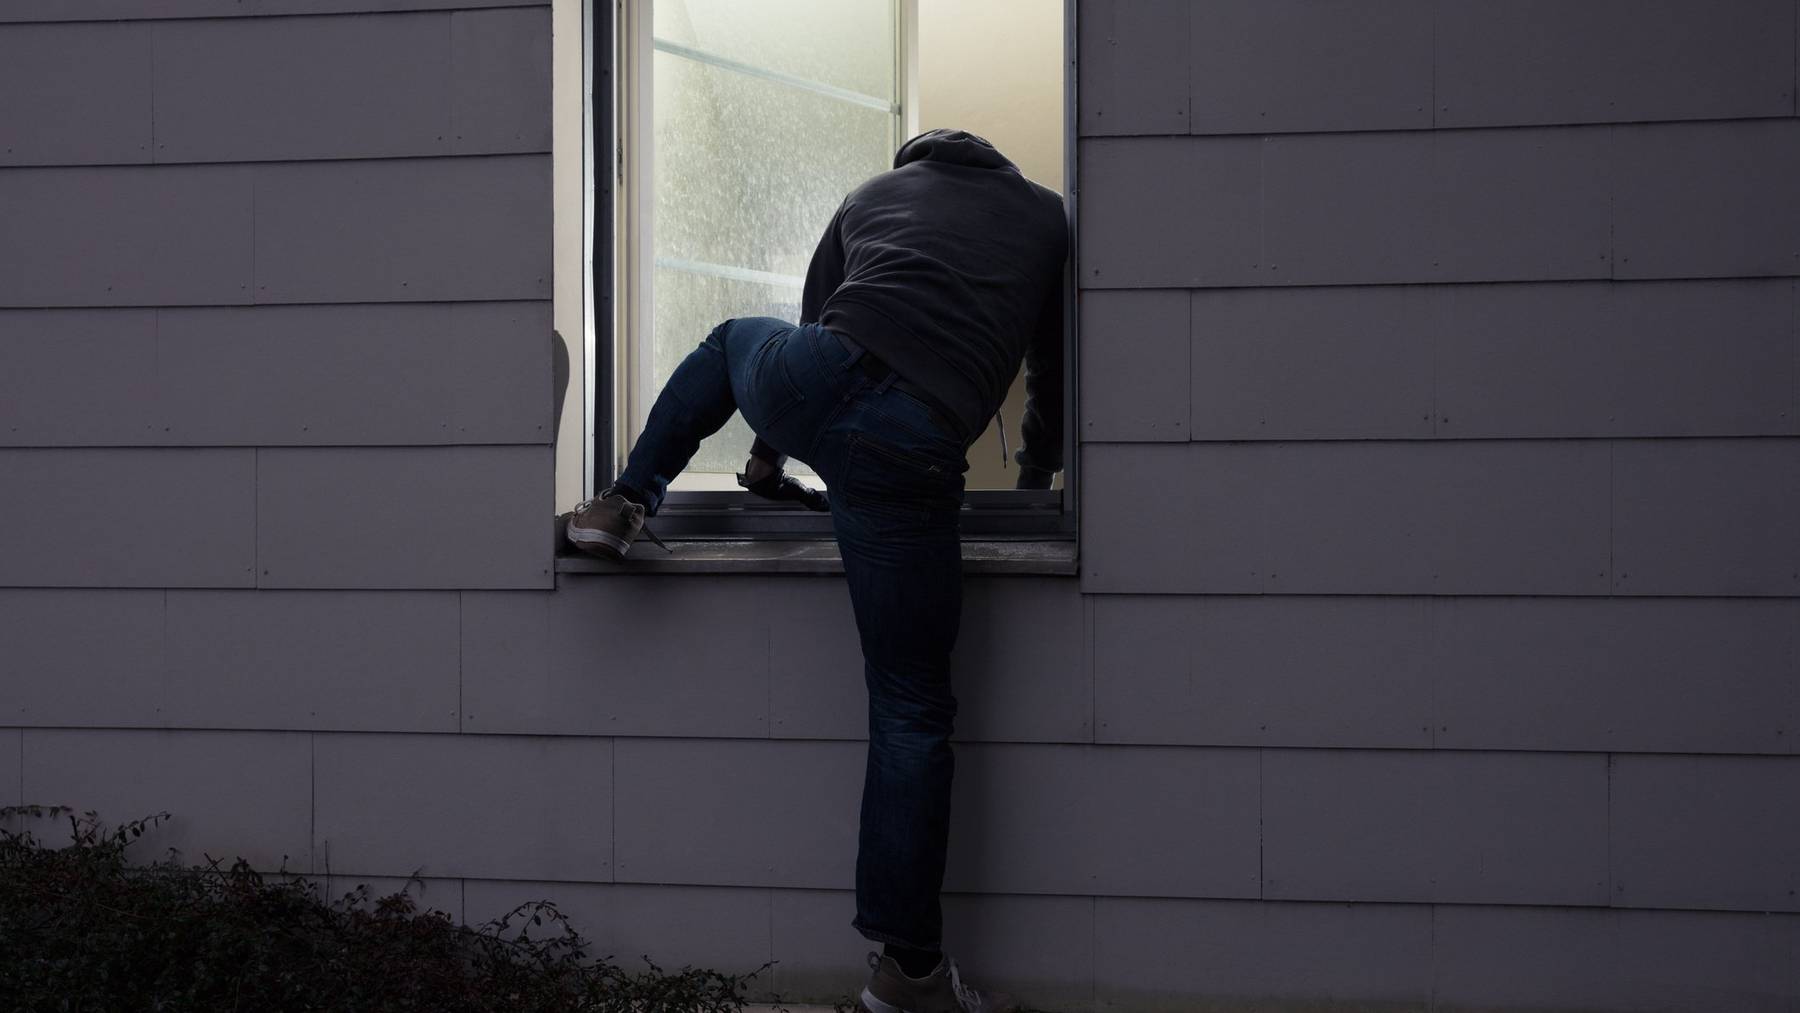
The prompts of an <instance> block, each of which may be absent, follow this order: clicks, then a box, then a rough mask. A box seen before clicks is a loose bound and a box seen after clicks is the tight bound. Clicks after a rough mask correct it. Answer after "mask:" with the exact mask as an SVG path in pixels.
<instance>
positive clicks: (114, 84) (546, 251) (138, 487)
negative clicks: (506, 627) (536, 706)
mask: <svg viewBox="0 0 1800 1013" xmlns="http://www.w3.org/2000/svg"><path fill="white" fill-rule="evenodd" d="M465 8H466V9H465ZM156 13H157V14H158V15H160V16H159V17H155V18H151V17H145V16H144V10H143V7H142V5H135V4H134V5H118V4H111V3H102V2H91V3H76V4H57V5H39V4H22V5H10V6H9V8H8V11H7V13H6V14H5V15H0V22H5V23H4V24H0V114H4V115H5V119H6V120H7V122H8V123H9V124H11V125H12V129H10V130H9V133H8V138H7V143H6V145H5V149H6V150H5V151H4V152H3V153H0V218H3V219H4V220H6V221H7V222H8V228H7V229H5V230H4V231H0V260H4V261H5V262H6V263H7V264H8V265H9V269H8V270H7V271H6V272H4V275H3V276H0V447H10V448H32V449H29V450H26V449H17V450H3V449H0V454H4V455H8V456H7V457H6V460H7V462H8V465H9V469H10V473H9V478H10V477H13V476H15V475H16V476H17V480H15V481H10V482H8V483H7V488H6V489H5V491H4V492H0V504H4V506H3V507H0V510H4V511H5V512H6V515H7V518H8V522H9V523H8V529H7V530H9V531H15V532H19V533H17V534H15V536H14V537H15V538H17V539H19V540H20V546H19V548H18V551H11V552H7V553H5V554H4V555H0V585H12V586H32V585H50V586H70V585H77V586H87V587H105V586H108V585H115V584H116V585H120V586H132V587H195V586H200V587H233V586H238V587H244V586H250V587H254V586H262V587H307V588H334V587H343V588H396V589H406V588H446V589H448V588H461V587H540V588H541V587H548V586H550V584H551V581H550V555H551V552H552V545H551V541H550V539H549V538H548V537H547V533H546V532H545V529H544V518H545V517H546V516H547V515H548V514H549V512H550V511H551V504H550V492H551V485H552V483H551V478H552V469H553V460H552V457H551V455H550V453H549V446H548V444H549V441H550V438H551V432H550V427H551V425H552V423H553V420H552V418H551V406H552V390H551V386H552V384H551V377H550V360H551V356H550V352H551V348H552V344H553V335H552V333H551V323H550V302H549V298H550V293H551V284H550V283H551V264H550V249H551V243H550V238H551V236H550V234H551V230H552V214H551V201H550V155H549V150H550V63H551V60H550V56H551V53H550V10H549V7H548V5H546V4H542V3H538V4H531V5H525V4H515V3H483V4H462V3H457V2H444V3H408V2H381V0H374V2H365V3H356V2H336V0H319V2H311V3H307V2H299V0H295V2H286V3H283V2H270V3H261V4H258V5H255V7H254V10H252V11H248V12H247V11H246V10H245V6H244V5H241V4H236V3H232V4H217V3H210V2H202V0H194V2H186V3H182V2H178V3H174V4H162V5H158V10H157V12H156ZM246 13H259V14H268V15H294V16H271V17H240V16H238V15H242V14H246ZM34 22H44V23H34ZM95 54H104V55H105V57H106V58H105V59H104V60H96V59H95V58H94V57H95ZM75 448H82V449H75ZM165 448H184V449H181V450H174V449H165ZM196 479H199V480H200V481H196ZM99 483H105V485H104V486H101V485H99ZM100 488H106V489H109V490H124V489H129V490H130V494H131V496H132V497H133V500H134V502H142V503H143V504H145V505H147V506H148V508H149V510H150V513H149V514H148V515H147V516H146V515H141V514H140V515H138V516H134V517H133V518H132V520H133V527H134V530H132V531H125V530H124V529H123V528H122V526H120V525H118V524H116V523H114V524H105V523H97V521H99V518H98V517H97V516H95V514H96V511H101V512H103V511H104V510H105V509H106V508H105V507H104V506H102V505H100V504H103V503H104V502H105V500H104V499H103V498H100V497H94V496H92V495H91V493H92V492H94V491H96V490H98V489H100ZM90 503H92V504H94V505H93V506H89V505H88V504H90ZM159 511H160V512H159ZM16 524H23V525H26V526H27V528H29V530H25V529H21V528H18V527H15V525H16ZM109 532H112V533H109ZM246 536H247V537H248V539H249V542H248V551H247V552H246V551H245V548H246V546H245V544H244V542H243V539H244V538H245V537H246ZM0 537H4V536H0ZM246 576H248V577H249V578H250V579H249V581H245V580H244V577H246ZM448 632H449V636H450V637H451V638H455V637H456V636H458V635H459V633H458V631H457V629H455V628H452V629H451V630H449V631H448ZM450 646H454V645H453V644H452V645H450ZM271 699H273V697H272V698H271ZM245 706H246V707H250V708H251V710H254V709H255V708H254V707H253V706H251V704H250V702H249V701H246V702H245ZM278 709H279V708H277V710H278ZM455 710H456V706H455V705H454V703H453V704H451V706H450V707H449V708H448V712H451V713H453V712H454V711H455ZM218 717H219V719H221V720H229V718H227V717H226V716H225V715H224V714H223V713H220V714H219V715H218Z"/></svg>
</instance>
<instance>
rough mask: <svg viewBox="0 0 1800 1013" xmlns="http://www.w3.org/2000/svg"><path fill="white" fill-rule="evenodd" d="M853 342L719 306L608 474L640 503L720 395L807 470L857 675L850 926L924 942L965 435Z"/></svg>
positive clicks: (943, 802)
mask: <svg viewBox="0 0 1800 1013" xmlns="http://www.w3.org/2000/svg"><path fill="white" fill-rule="evenodd" d="M853 349H854V350H853ZM861 354H862V349H861V348H860V347H856V346H853V345H850V344H846V343H845V342H844V340H843V339H842V338H841V337H840V336H839V335H838V334H837V333H836V332H835V331H831V330H828V329H826V328H824V327H821V326H819V325H818V324H803V325H800V326H798V327H796V326H794V325H791V324H788V323H786V322H784V321H781V320H776V319H774V318H772V317H748V318H743V319H737V320H727V321H725V322H724V323H723V324H720V325H719V326H718V327H717V328H714V330H713V331H712V333H711V334H708V335H707V336H706V339H705V340H704V341H702V342H700V345H699V347H697V348H695V349H694V350H693V351H692V352H689V353H688V355H687V357H686V358H685V359H683V360H682V362H681V364H680V365H679V366H677V367H676V369H675V373H674V375H673V376H671V377H670V378H669V382H668V385H667V386H665V387H664V388H663V391H662V393H661V394H659V395H657V399H656V403H655V404H654V405H653V406H652V407H651V409H650V415H649V419H648V422H647V423H646V425H645V427H644V432H643V433H642V435H640V436H639V437H638V440H637V443H636V445H634V446H633V447H632V449H631V454H630V456H629V458H628V459H627V461H626V465H625V470H624V472H623V473H621V474H620V476H619V480H618V484H619V485H623V486H627V487H629V488H630V489H631V490H632V491H634V492H636V493H638V494H639V498H640V499H642V501H643V502H644V503H645V505H646V508H647V512H648V513H650V514H654V513H655V512H656V509H657V508H658V507H660V506H661V504H662V500H663V495H664V493H665V492H666V491H667V487H668V483H669V481H670V480H671V479H673V478H674V477H675V476H676V475H677V474H679V473H680V472H681V469H682V468H683V467H685V466H686V465H687V463H688V461H689V460H690V459H691V458H692V457H693V455H694V452H695V451H696V450H697V449H698V448H699V446H700V441H701V440H702V439H704V438H706V437H708V436H710V435H712V434H713V433H714V432H717V431H718V429H719V428H720V427H721V426H723V425H724V424H725V422H726V421H727V420H728V419H730V418H731V413H732V412H733V411H734V410H736V411H740V412H742V413H743V415H744V419H745V421H747V422H749V424H750V428H751V429H753V430H754V431H755V432H756V434H757V435H758V436H760V437H762V439H763V441H764V442H765V443H767V444H769V445H770V446H772V447H774V448H775V449H776V450H778V451H780V452H781V453H784V454H786V455H788V456H789V457H792V458H795V459H797V460H799V461H802V462H804V463H806V464H807V465H809V466H810V467H812V469H813V470H814V471H817V472H818V473H819V476H820V477H821V478H822V479H824V481H825V484H826V487H827V488H828V489H829V490H830V493H831V520H832V529H833V532H834V533H835V534H836V536H837V545H838V552H839V555H840V556H841V557H842V558H843V561H844V576H845V578H846V580H847V583H848V584H849V588H850V602H851V606H852V608H853V610H854V611H855V614H856V628H857V632H858V634H859V635H860V638H861V641H862V654H863V680H864V682H865V684H866V685H867V687H868V691H869V749H868V754H867V759H866V762H865V766H864V769H863V790H862V811H861V818H862V823H861V830H860V834H859V837H858V844H857V853H856V917H855V918H854V919H853V920H852V921H851V925H852V927H854V928H855V929H856V930H857V931H859V932H861V933H862V935H863V937H864V938H866V939H871V940H875V941H877V942H884V943H896V944H898V945H901V946H911V947H915V948H918V949H927V950H928V949H936V948H938V947H939V946H940V945H941V943H942V930H943V912H942V909H941V908H940V906H939V900H938V893H939V891H940V890H941V889H942V886H943V880H944V854H945V849H946V845H947V844H948V841H949V831H950V782H951V776H952V774H953V772H954V769H955V757H954V754H953V753H952V751H951V748H950V734H951V731H952V730H953V728H954V724H955V719H956V697H955V696H954V695H953V694H952V693H951V691H950V652H951V649H952V648H953V647H954V646H955V645H956V635H957V628H958V626H959V624H960V622H961V618H962V542H961V529H960V524H961V510H962V502H963V480H964V473H965V472H967V471H968V468H969V464H968V460H967V457H966V454H967V451H968V447H967V445H966V444H964V442H963V441H962V439H961V438H960V437H959V436H957V435H956V434H954V433H950V432H946V431H944V430H943V429H941V428H940V427H939V426H938V425H937V424H936V423H934V422H933V420H932V416H931V413H930V411H929V409H928V408H927V407H926V405H925V404H924V403H923V402H922V401H920V400H919V399H918V398H916V397H914V396H913V395H912V394H909V393H907V392H906V391H903V390H900V389H898V388H896V387H894V386H893V381H892V378H891V377H890V378H888V379H884V380H882V381H880V382H876V381H874V380H872V379H870V378H869V377H868V376H867V375H865V374H864V373H862V372H861V371H860V370H858V369H855V368H854V366H855V363H856V359H857V357H858V356H860V355H861Z"/></svg>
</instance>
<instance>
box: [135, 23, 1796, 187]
mask: <svg viewBox="0 0 1800 1013" xmlns="http://www.w3.org/2000/svg"><path fill="white" fill-rule="evenodd" d="M1796 2H1800V0H1796ZM156 30H157V25H156V23H155V22H152V23H151V24H149V25H148V26H146V27H145V29H144V34H145V35H147V36H149V39H148V41H147V42H146V43H145V44H146V45H147V46H149V48H150V164H151V165H155V164H156Z"/></svg>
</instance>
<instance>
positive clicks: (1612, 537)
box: [1606, 440, 1620, 598]
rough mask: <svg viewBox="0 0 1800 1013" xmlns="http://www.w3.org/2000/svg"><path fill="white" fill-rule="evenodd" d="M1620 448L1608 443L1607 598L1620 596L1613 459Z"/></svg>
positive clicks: (1615, 486)
mask: <svg viewBox="0 0 1800 1013" xmlns="http://www.w3.org/2000/svg"><path fill="white" fill-rule="evenodd" d="M1618 447H1619V441H1617V440H1607V441H1606V591H1607V593H1606V597H1608V598H1611V597H1614V596H1616V595H1618V593H1619V591H1620V587H1619V564H1618V560H1617V559H1616V558H1615V556H1616V554H1617V553H1618V551H1619V539H1618V534H1617V522H1616V520H1615V519H1614V518H1615V514H1616V512H1617V510H1618V472H1617V469H1616V468H1614V467H1613V458H1614V457H1615V456H1616V452H1617V450H1618Z"/></svg>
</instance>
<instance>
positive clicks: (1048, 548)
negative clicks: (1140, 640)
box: [556, 538, 1076, 577]
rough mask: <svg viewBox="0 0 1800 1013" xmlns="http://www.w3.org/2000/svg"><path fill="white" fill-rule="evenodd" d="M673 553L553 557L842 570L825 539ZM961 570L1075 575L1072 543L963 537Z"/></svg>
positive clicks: (700, 568) (560, 562) (635, 565)
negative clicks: (619, 557)
mask: <svg viewBox="0 0 1800 1013" xmlns="http://www.w3.org/2000/svg"><path fill="white" fill-rule="evenodd" d="M664 540H665V541H667V542H668V543H669V548H671V549H673V550H675V551H674V552H672V553H669V552H664V551H663V550H661V549H659V548H657V547H656V545H655V544H654V543H652V542H650V541H649V540H647V539H640V540H638V541H637V542H636V543H634V544H633V545H632V552H631V556H630V558H628V559H627V560H626V561H625V562H623V563H615V562H613V561H611V560H607V559H600V558H597V557H595V556H589V555H585V554H582V553H576V554H574V555H559V556H557V557H556V572H557V573H579V574H634V573H635V574H682V573H810V574H819V575H825V576H829V575H831V574H839V573H843V572H844V561H843V560H842V559H840V558H839V557H838V551H837V542H835V541H833V540H832V539H829V538H788V539H775V538H763V539H755V540H741V541H728V540H723V539H673V538H669V539H664ZM962 548H963V551H962V557H963V573H964V574H965V575H967V576H972V577H1002V576H1062V577H1073V576H1075V574H1076V560H1075V543H1074V542H1073V541H1071V540H1068V539H1060V540H1047V539H1029V540H1021V539H1006V540H1003V539H964V541H963V547H962Z"/></svg>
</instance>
